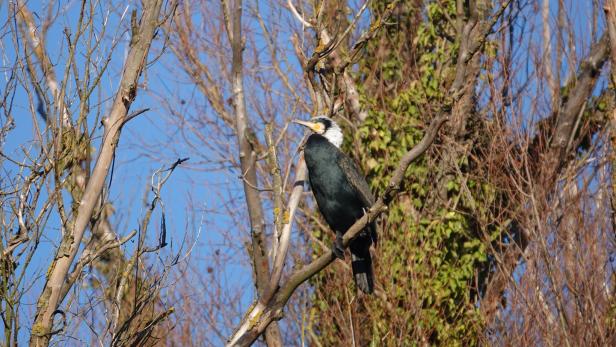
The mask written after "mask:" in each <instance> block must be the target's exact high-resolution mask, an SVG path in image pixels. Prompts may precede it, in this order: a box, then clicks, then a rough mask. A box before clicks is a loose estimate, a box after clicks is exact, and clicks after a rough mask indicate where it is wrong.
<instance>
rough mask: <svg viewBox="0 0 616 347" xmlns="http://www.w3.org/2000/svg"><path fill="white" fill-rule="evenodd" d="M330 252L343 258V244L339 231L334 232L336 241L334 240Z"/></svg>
mask: <svg viewBox="0 0 616 347" xmlns="http://www.w3.org/2000/svg"><path fill="white" fill-rule="evenodd" d="M332 253H334V255H335V256H336V258H338V259H342V260H344V246H343V245H342V234H341V233H339V232H336V241H334V246H333V247H332Z"/></svg>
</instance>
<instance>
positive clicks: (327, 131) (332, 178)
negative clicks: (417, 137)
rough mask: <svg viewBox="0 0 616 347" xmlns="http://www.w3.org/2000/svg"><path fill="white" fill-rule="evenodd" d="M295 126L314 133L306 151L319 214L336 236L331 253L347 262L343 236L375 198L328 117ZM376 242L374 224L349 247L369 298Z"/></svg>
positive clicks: (356, 273) (356, 274)
mask: <svg viewBox="0 0 616 347" xmlns="http://www.w3.org/2000/svg"><path fill="white" fill-rule="evenodd" d="M294 122H295V123H298V124H301V125H303V126H305V127H308V128H309V129H310V130H312V131H313V132H314V133H313V134H311V135H310V136H309V137H308V140H307V141H306V145H305V147H304V159H305V161H306V166H307V167H308V178H309V180H310V187H311V188H312V193H313V194H314V197H315V199H316V201H317V205H318V206H319V211H321V214H322V215H323V217H324V218H325V221H326V222H327V224H329V227H330V228H331V229H332V230H334V231H335V232H336V241H335V243H334V247H333V249H332V250H333V252H334V254H335V255H336V257H338V258H340V259H344V248H343V247H342V235H343V234H344V232H346V231H347V229H349V228H350V227H351V226H352V225H353V224H354V223H355V222H356V221H357V220H358V219H359V218H361V217H362V216H363V215H364V213H365V211H367V210H368V209H369V208H370V207H371V206H372V205H373V204H374V196H373V195H372V192H371V191H370V187H369V186H368V183H367V182H366V179H365V177H364V176H363V175H362V174H361V173H360V171H359V169H358V168H357V166H356V165H355V163H354V162H353V160H352V159H351V158H349V157H348V156H347V155H346V154H344V153H343V152H342V151H341V150H340V145H341V144H342V138H343V136H342V131H341V130H340V127H339V126H338V124H336V122H334V121H333V120H331V119H330V118H328V117H325V116H319V117H316V118H313V119H311V120H310V121H308V122H306V121H299V120H295V121H294ZM376 239H377V235H376V224H375V223H374V222H372V223H370V224H368V225H367V226H366V227H365V228H364V230H362V231H361V233H360V234H359V235H358V236H357V237H356V238H355V239H354V240H353V241H351V243H350V244H349V248H350V249H351V256H352V259H351V260H352V268H353V276H354V277H355V284H356V285H357V287H358V288H359V289H361V290H362V291H363V292H364V293H368V294H370V293H372V292H373V291H374V276H373V272H372V258H371V257H370V245H371V244H372V242H373V241H374V242H375V243H376Z"/></svg>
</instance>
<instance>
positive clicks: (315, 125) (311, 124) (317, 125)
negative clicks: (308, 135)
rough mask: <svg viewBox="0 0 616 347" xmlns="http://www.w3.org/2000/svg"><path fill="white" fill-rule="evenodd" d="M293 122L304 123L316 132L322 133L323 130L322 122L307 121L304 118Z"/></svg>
mask: <svg viewBox="0 0 616 347" xmlns="http://www.w3.org/2000/svg"><path fill="white" fill-rule="evenodd" d="M293 123H296V124H299V125H303V126H305V127H306V128H308V129H310V130H312V131H314V132H315V133H321V132H323V129H322V124H321V123H317V122H307V121H303V120H299V119H294V120H293Z"/></svg>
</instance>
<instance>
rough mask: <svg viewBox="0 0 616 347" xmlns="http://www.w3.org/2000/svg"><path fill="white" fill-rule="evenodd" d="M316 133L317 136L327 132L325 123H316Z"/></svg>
mask: <svg viewBox="0 0 616 347" xmlns="http://www.w3.org/2000/svg"><path fill="white" fill-rule="evenodd" d="M314 131H315V132H316V133H317V134H322V133H324V132H325V125H323V123H316V124H315V126H314Z"/></svg>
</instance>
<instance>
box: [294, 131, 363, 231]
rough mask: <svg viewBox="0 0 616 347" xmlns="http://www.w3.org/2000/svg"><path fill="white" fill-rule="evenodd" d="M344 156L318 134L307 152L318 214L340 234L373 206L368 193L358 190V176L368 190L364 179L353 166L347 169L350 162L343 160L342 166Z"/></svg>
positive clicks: (307, 161) (311, 184)
mask: <svg viewBox="0 0 616 347" xmlns="http://www.w3.org/2000/svg"><path fill="white" fill-rule="evenodd" d="M343 156H345V154H344V153H342V152H341V151H340V150H339V149H338V148H337V147H336V146H334V145H332V144H331V143H330V142H329V141H328V140H327V139H326V138H324V137H323V136H321V135H318V134H313V135H311V136H310V137H309V138H308V141H307V142H306V146H305V148H304V158H305V160H306V166H307V167H308V175H309V178H310V186H311V188H312V192H313V194H314V196H315V199H316V201H317V205H318V206H319V210H320V211H321V214H322V215H323V217H324V218H325V220H326V221H327V223H328V224H329V226H330V227H331V228H332V229H334V230H336V231H340V232H345V231H346V230H347V229H348V228H350V227H351V226H352V225H353V223H355V221H356V220H357V219H359V218H360V217H361V216H362V215H363V214H364V209H367V208H369V207H370V206H371V205H372V203H371V202H370V201H371V200H372V198H371V196H370V197H366V196H365V195H366V194H365V189H358V188H357V187H356V186H357V182H356V181H357V176H358V175H359V176H360V180H361V183H362V187H364V186H365V187H367V183H366V182H365V179H364V178H363V176H361V175H360V174H359V173H358V172H359V171H358V170H357V168H356V167H355V165H354V164H352V167H351V168H349V167H348V166H349V165H348V161H349V160H350V159H349V158H343V159H345V160H346V161H347V164H346V165H340V163H341V158H342V157H343ZM351 171H352V172H351ZM362 190H363V192H362ZM368 194H370V193H369V189H368Z"/></svg>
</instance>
